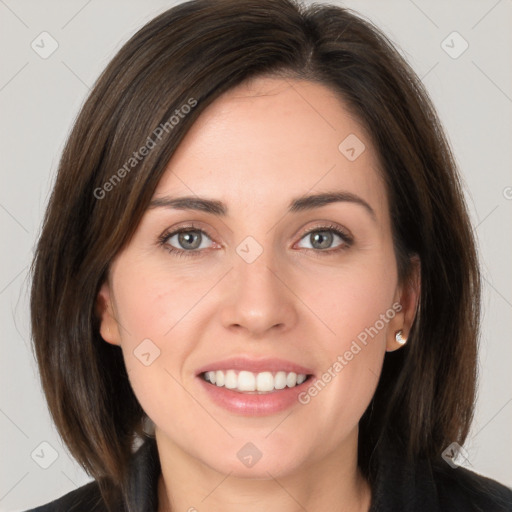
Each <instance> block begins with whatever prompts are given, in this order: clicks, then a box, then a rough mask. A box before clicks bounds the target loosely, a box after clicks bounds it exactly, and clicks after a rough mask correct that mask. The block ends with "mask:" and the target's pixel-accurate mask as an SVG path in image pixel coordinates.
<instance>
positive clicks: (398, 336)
mask: <svg viewBox="0 0 512 512" xmlns="http://www.w3.org/2000/svg"><path fill="white" fill-rule="evenodd" d="M395 339H396V342H397V343H400V345H405V344H406V343H407V338H404V337H403V336H402V330H401V329H400V330H399V331H396V333H395Z"/></svg>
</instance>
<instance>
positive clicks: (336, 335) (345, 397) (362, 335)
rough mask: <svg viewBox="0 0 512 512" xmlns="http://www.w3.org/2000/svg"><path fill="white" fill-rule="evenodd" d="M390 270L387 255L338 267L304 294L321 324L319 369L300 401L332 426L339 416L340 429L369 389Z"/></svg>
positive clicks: (380, 350)
mask: <svg viewBox="0 0 512 512" xmlns="http://www.w3.org/2000/svg"><path fill="white" fill-rule="evenodd" d="M381 254H382V253H381ZM386 262H387V263H386ZM394 269H395V266H394V260H393V259H392V255H390V258H382V259H381V260H375V261H373V262H370V261H366V262H365V264H360V263H357V264H354V265H347V266H346V267H344V268H341V267H340V269H339V270H338V271H337V272H330V273H329V279H328V281H325V282H326V283H327V284H326V285H325V286H322V287H317V288H315V290H316V291H315V293H309V294H308V301H309V303H311V304H314V305H315V313H317V314H318V316H319V317H320V319H321V320H322V322H323V323H324V324H325V329H322V330H323V331H324V334H323V335H322V336H319V338H318V339H317V350H318V352H319V353H321V354H322V362H323V373H322V374H321V375H320V376H319V378H318V380H317V381H316V382H313V383H312V385H311V386H310V388H308V390H307V391H306V394H305V395H304V396H303V400H304V401H303V403H305V404H306V403H310V404H311V405H312V407H313V408H316V409H317V410H316V411H315V414H318V415H319V417H320V418H322V421H323V422H325V423H326V424H330V426H331V427H333V428H338V427H336V425H338V422H340V421H341V422H343V424H344V425H345V427H343V429H344V428H347V429H350V428H351V427H353V426H355V424H356V423H357V422H358V421H359V419H360V417H361V416H362V414H363V413H364V411H365V409H366V407H367V406H368V404H369V402H370V400H371V398H372V396H373V394H374V392H375V389H376V386H377V384H378V380H379V376H380V371H381V367H382V362H383V359H384V355H385V350H386V337H387V334H388V330H389V325H390V321H391V320H392V319H393V318H394V316H395V310H394V309H393V307H392V305H393V299H394V294H395V290H396V272H395V270H394ZM316 277H318V276H316ZM307 406H308V407H309V405H307Z"/></svg>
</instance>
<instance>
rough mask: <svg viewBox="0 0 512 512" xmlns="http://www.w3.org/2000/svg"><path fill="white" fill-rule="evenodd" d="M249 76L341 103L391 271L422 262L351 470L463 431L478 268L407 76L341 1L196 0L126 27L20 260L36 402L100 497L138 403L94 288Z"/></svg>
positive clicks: (120, 475) (122, 453)
mask: <svg viewBox="0 0 512 512" xmlns="http://www.w3.org/2000/svg"><path fill="white" fill-rule="evenodd" d="M264 75H267V76H277V77H281V78H283V79H288V78H290V79H292V78H298V79H303V80H309V81H314V82H317V83H321V84H324V85H326V86H328V87H330V88H331V89H332V90H334V91H336V92H337V93H338V94H339V95H340V97H341V98H343V99H344V101H345V102H346V104H348V105H349V108H350V109H351V112H352V113H353V114H354V115H355V116H356V118H357V119H358V120H359V122H360V123H361V124H362V126H364V127H365V129H366V131H367V133H368V134H369V137H370V139H371V142H372V144H373V146H374V148H375V150H376V152H377V155H378V158H379V161H380V167H381V169H380V170H381V172H382V175H383V177H384V178H385V183H386V187H387V194H388V199H389V204H390V214H391V219H392V231H393V239H394V245H395V252H396V259H397V268H398V273H399V274H398V275H399V279H400V280H401V281H402V282H403V281H404V280H405V279H407V278H408V275H409V271H410V257H411V255H418V256H419V259H420V260H421V296H420V301H419V308H418V313H417V316H416V319H415V321H414V324H413V327H412V331H411V333H410V337H409V341H408V343H407V345H406V346H405V347H404V348H402V349H401V350H398V351H396V352H393V353H387V354H386V356H385V361H384V367H383V371H382V374H381V377H380V381H379V384H378V387H377V390H376V393H375V396H374V398H373V400H372V401H371V404H370V406H369V407H368V409H367V411H366V412H365V414H364V415H363V417H362V419H361V421H360V438H359V459H360V466H361V468H362V470H363V471H364V473H365V474H366V475H367V477H368V478H369V479H371V478H372V474H371V471H370V469H371V464H370V461H371V460H373V458H372V454H373V457H377V456H378V455H377V454H376V450H375V447H376V446H377V444H378V442H379V440H382V439H384V438H387V439H390V440H392V442H394V443H396V446H403V447H404V449H405V448H406V451H407V454H408V456H409V457H412V458H417V457H435V456H438V455H439V453H440V452H441V451H442V450H443V449H444V448H445V447H446V446H447V445H449V444H450V443H451V442H453V441H457V442H458V443H459V444H462V443H463V442H464V440H465V438H466V436H467V434H468V430H469V427H470V423H471V420H472V417H473V408H474V401H475V386H476V365H477V337H478V330H479V329H478V328H479V315H480V312H479V307H480V306H479V305H480V276H479V271H478V265H477V255H476V249H475V241H474V238H473V232H472V229H471V226H470V222H469V216H468V213H467V208H466V205H465V202H464V197H463V193H462V189H461V183H460V178H459V176H458V174H457V170H456V166H455V163H454V159H453V157H452V154H451V151H450V148H449V145H448V143H447V140H446V138H445V135H444V134H443V130H442V127H441V124H440V122H439V120H438V117H437V115H436V113H435V110H434V108H433V106H432V104H431V102H430V100H429V98H428V95H427V93H426V91H425V89H424V87H423V85H422V83H421V81H420V80H419V78H418V77H417V76H416V74H415V73H414V72H413V71H412V69H411V68H410V67H409V65H408V64H407V63H406V62H405V60H404V59H403V58H402V57H401V55H400V54H399V53H398V52H397V50H396V49H395V48H394V47H393V45H392V43H391V42H390V41H389V40H388V39H387V38H386V36H385V35H383V34H382V33H381V32H380V31H379V30H378V29H377V28H376V27H375V26H373V25H372V24H371V23H370V22H368V21H366V20H364V19H362V18H360V17H359V16H356V15H355V14H353V13H352V12H351V11H349V10H348V9H344V8H341V7H337V6H330V5H318V4H314V5H310V6H304V5H302V4H299V3H297V2H294V1H293V0H215V1H213V0H194V1H189V2H185V3H182V4H180V5H177V6H175V7H173V8H172V9H169V10H167V11H166V12H164V13H163V14H161V15H159V16H158V17H156V18H155V19H153V20H152V21H151V22H149V23H148V24H147V25H145V26H144V27H143V28H141V29H140V30H139V31H138V32H137V33H136V34H135V35H134V36H133V37H132V38H131V39H130V40H129V41H128V42H127V43H126V44H125V45H124V46H123V47H122V48H121V49H120V51H119V52H118V53H117V54H116V55H115V57H114V58H113V59H112V61H111V62H110V63H109V65H108V66H107V67H106V69H105V70H104V71H103V73H102V74H101V76H100V77H99V78H98V80H97V82H96V84H95V86H94V88H93V89H92V91H91V93H90V95H89V97H88V98H87V100H86V101H85V103H84V105H83V107H82V109H81V112H80V114H79V116H78V118H77V119H76V122H75V124H74V127H73V130H72V131H71V133H70V136H69V138H68V140H67V143H66V146H65V148H64V151H63V154H62V158H61V161H60V165H59V169H58V175H57V179H56V183H55V186H54V189H53V192H52V195H51V198H50V201H49V205H48V208H47V211H46V214H45V217H44V223H43V226H42V232H41V235H40V239H39V242H38V245H37V250H36V253H35V258H34V261H33V266H32V277H33V282H32V283H33V284H32V289H31V322H32V332H33V342H34V347H35V353H36V356H37V361H38V364H39V369H40V373H41V381H42V386H43V389H44V392H45V394H46V398H47V401H48V405H49V409H50V411H51V414H52V418H53V420H54V422H55V424H56V426H57V429H58V431H59V433H60V434H61V436H62V438H63V440H64V441H65V443H66V445H67V446H68V448H69V450H70V452H71V454H72V455H73V456H74V457H75V458H76V460H77V461H78V462H79V463H80V464H81V466H82V467H83V468H84V469H85V470H86V472H87V473H88V474H90V475H91V476H93V477H94V478H96V479H97V480H98V482H99V483H100V485H101V488H102V492H103V493H104V496H105V497H107V498H108V499H110V498H109V496H110V494H109V493H115V492H118V493H122V490H123V488H124V485H125V483H126V471H127V469H126V468H127V467H128V460H129V458H130V456H131V454H132V448H133V441H134V439H136V438H139V437H140V436H142V435H143V428H142V424H143V419H144V417H145V413H144V411H143V410H142V408H141V406H140V404H139V402H138V401H137V399H136V397H135V395H134V393H133V391H132V389H131V386H130V383H129V380H128V377H127V373H126V369H125V366H124V362H123V358H122V354H121V350H120V348H119V347H117V346H112V345H110V344H108V343H106V342H105V341H103V340H102V338H101V336H100V334H99V319H98V315H97V312H96V310H95V303H96V298H97V294H98V291H99V288H100V286H101V284H102V282H104V280H105V279H106V276H107V274H108V271H109V264H110V262H111V261H112V260H113V258H114V257H115V256H116V254H117V253H118V252H119V251H120V249H121V248H122V247H123V246H124V245H125V244H127V243H128V242H129V240H130V237H131V236H132V235H133V233H134V231H135V229H136V227H137V225H138V223H139V221H140V219H141V217H142V215H143V214H144V212H145V210H146V208H147V206H148V204H149V201H150V199H151V197H152V195H153V193H154V190H155V188H156V186H157V184H158V182H159V180H160V178H161V177H162V175H163V173H164V172H165V169H166V165H167V163H168V162H169V160H170V158H171V157H172V155H173V153H174V152H175V150H176V148H177V147H178V145H179V143H180V141H181V140H182V138H183V137H184V136H185V134H186V133H187V131H188V130H189V129H190V127H191V126H192V125H193V123H194V122H195V120H196V119H197V118H198V116H199V115H200V114H201V112H202V111H203V110H204V109H205V108H206V107H207V106H208V105H209V104H210V103H212V102H213V101H215V99H216V98H218V97H219V96H220V95H221V94H223V93H224V92H226V91H227V90H229V89H231V88H233V87H234V86H236V85H238V84H240V83H241V82H243V81H245V80H248V79H250V78H253V77H257V76H264ZM186 105H188V107H184V106H186ZM158 128H160V131H158V130H157V129H158ZM160 132H161V133H160ZM159 133H160V135H161V137H160V138H159V137H158V136H157V134H159ZM150 142H151V144H153V146H154V147H151V148H150V151H145V152H143V151H142V148H143V147H146V148H149V147H150ZM226 143H227V144H228V143H229V142H226ZM142 153H144V155H142Z"/></svg>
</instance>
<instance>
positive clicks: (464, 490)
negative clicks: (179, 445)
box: [26, 439, 512, 512]
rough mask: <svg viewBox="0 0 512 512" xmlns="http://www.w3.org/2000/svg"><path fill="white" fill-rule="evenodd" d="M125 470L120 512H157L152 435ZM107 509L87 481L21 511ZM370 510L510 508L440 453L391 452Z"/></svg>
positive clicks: (494, 511)
mask: <svg viewBox="0 0 512 512" xmlns="http://www.w3.org/2000/svg"><path fill="white" fill-rule="evenodd" d="M130 472H131V482H132V484H131V489H130V493H129V496H128V503H129V506H127V505H122V504H120V505H119V508H118V510H119V512H157V510H158V506H157V503H158V494H157V484H158V477H159V475H160V472H161V467H160V461H159V458H158V451H157V447H156V442H155V440H154V439H150V440H147V441H146V442H145V443H144V444H143V445H142V446H141V447H140V448H139V450H138V451H137V452H136V453H135V456H134V463H133V465H132V467H131V470H130ZM207 510H208V507H207V506H206V505H205V506H203V507H201V512H203V511H204V512H207ZM106 511H107V509H106V507H105V505H104V503H103V500H102V498H101V494H100V491H99V487H98V485H97V483H96V482H90V483H88V484H86V485H84V486H82V487H80V488H78V489H76V490H74V491H71V492H70V493H68V494H66V495H65V496H63V497H61V498H59V499H57V500H55V501H52V502H51V503H48V504H47V505H43V506H41V507H37V508H35V509H31V510H29V511H26V512H106ZM241 512H243V511H241ZM333 512H334V511H333ZM370 512H512V489H509V488H508V487H505V486H504V485H501V484H499V483H498V482H496V481H494V480H491V479H489V478H485V477H483V476H481V475H478V474H476V473H474V472H472V471H469V470H467V469H465V468H463V467H457V468H452V467H451V466H450V465H449V464H447V463H446V462H445V461H444V460H443V459H442V458H441V457H440V458H439V459H438V460H436V461H434V462H430V461H422V462H419V463H417V464H415V465H414V467H410V466H408V465H406V464H404V463H403V461H402V460H401V459H400V458H398V457H396V456H394V455H393V454H392V453H391V452H390V453H389V454H388V455H387V456H386V457H384V458H383V460H382V462H381V464H380V467H379V471H378V472H377V477H376V479H375V482H374V484H373V485H372V505H371V508H370Z"/></svg>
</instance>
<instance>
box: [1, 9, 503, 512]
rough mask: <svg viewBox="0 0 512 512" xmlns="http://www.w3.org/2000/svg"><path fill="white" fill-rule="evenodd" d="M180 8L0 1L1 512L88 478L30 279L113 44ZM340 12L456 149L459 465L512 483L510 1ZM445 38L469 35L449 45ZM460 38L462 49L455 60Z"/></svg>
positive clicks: (451, 40)
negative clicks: (393, 56)
mask: <svg viewBox="0 0 512 512" xmlns="http://www.w3.org/2000/svg"><path fill="white" fill-rule="evenodd" d="M174 3H175V2H171V1H164V0H158V1H157V0H151V1H144V2H143V1H142V0H139V1H126V0H125V1H122V2H121V1H109V2H106V1H103V2H101V1H99V0H89V1H86V0H76V1H75V0H67V1H60V2H58V1H41V0H33V1H14V0H0V45H1V48H2V49H3V51H2V56H1V60H0V62H1V68H0V112H1V118H0V126H1V136H0V145H1V146H0V147H1V155H2V158H1V166H0V172H1V184H2V186H1V189H0V230H1V239H2V253H1V264H0V325H1V344H2V357H1V358H0V372H1V373H0V375H1V388H0V389H1V396H0V432H1V434H2V435H1V438H0V450H1V453H0V460H2V467H1V471H0V510H1V511H18V510H23V509H25V508H29V507H32V506H36V505H38V504H42V503H45V502H47V501H50V500H52V499H54V498H56V497H57V496H60V495H62V494H64V493H66V492H69V491H71V490H73V489H75V488H76V487H78V486H80V485H83V484H84V483H85V482H86V481H88V480H90V478H89V477H88V476H87V475H86V474H85V473H84V472H83V471H82V470H81V469H80V468H79V467H78V465H77V463H76V462H74V460H73V459H71V458H70V456H69V454H68V452H67V450H66V448H65V446H64V445H63V443H62V441H61V440H60V438H59V436H58V434H57V432H56V430H55V427H54V426H53V424H52V422H51V420H50V418H49V414H48V410H47V407H46V403H45V400H44V397H43V395H42V392H41V387H40V383H39V377H38V373H37V369H36V365H35V361H34V358H33V356H32V352H31V349H30V341H29V339H30V338H29V315H28V302H27V297H28V285H29V283H28V280H27V270H28V265H29V264H30V261H31V258H32V254H33V247H34V243H35V240H36V237H37V234H38V232H39V228H40V223H41V219H42V215H43V211H44V207H45V205H46V202H47V200H48V194H49V191H50V188H51V184H52V181H53V179H54V176H55V172H56V168H57V164H58V160H59V156H60V153H61V151H62V148H63V144H64V140H65V138H66V135H67V134H68V132H69V130H70V127H71V125H72V122H73V120H74V118H75V116H76V114H77V111H78V108H79V106H80V105H81V103H82V101H83V100H84V99H85V97H86V95H87V94H88V92H89V89H90V87H91V85H92V84H93V82H94V80H95V79H96V77H97V76H98V75H99V73H100V71H101V70H102V69H103V68H104V66H105V65H106V64H107V62H108V61H109V60H110V58H111V57H112V56H113V55H114V53H115V52H116V51H117V50H118V49H119V48H120V46H121V45H122V44H123V43H124V42H125V41H126V40H127V39H128V38H129V37H130V36H131V35H132V34H133V33H134V32H135V31H136V30H137V29H138V28H139V27H141V26H142V25H143V24H144V23H146V22H147V21H149V20H150V19H151V18H153V17H154V16H155V15H157V14H158V13H160V12H162V11H163V10H165V9H167V8H169V7H171V6H172V5H174ZM332 3H334V2H332ZM339 3H340V4H342V5H346V6H349V7H352V8H353V9H355V10H357V11H358V12H360V13H362V14H364V15H365V16H367V17H369V18H370V19H371V20H373V21H374V22H375V23H376V24H377V25H378V26H379V27H381V28H382V29H383V30H384V31H385V32H386V33H387V34H388V36H389V37H390V38H391V39H392V40H393V41H394V42H395V43H396V44H397V45H398V46H399V47H400V49H401V52H402V53H403V54H404V56H405V57H406V58H407V59H408V60H409V62H410V63H411V64H412V66H413V67H414V69H415V70H416V72H417V73H418V75H419V76H420V77H421V78H422V80H423V82H424V83H425V85H426V87H427V89H428V90H429V92H430V94H431V96H432V98H433V100H434V103H435V105H436V107H437V109H438V111H439V113H440V116H441V119H442V121H443V123H444V125H445V127H446V130H447V133H448V136H449V139H450V141H451V144H452V147H453V149H454V153H455V156H456V159H457V162H458V164H459V166H460V169H461V172H462V175H463V178H464V182H465V187H466V195H467V200H468V203H469V208H470V210H471V215H472V221H473V225H474V227H475V231H476V234H477V236H478V240H479V248H480V253H481V258H482V263H483V269H482V270H483V276H484V285H485V289H484V300H483V310H484V318H483V326H482V340H481V351H480V384H479V398H478V403H477V409H476V415H475V421H474V424H473V428H472V431H471V435H470V436H469V439H468V442H467V443H466V445H465V446H464V448H465V449H466V451H467V454H468V457H467V461H466V462H465V463H464V465H465V466H466V467H469V468H470V469H472V470H474V471H477V472H479V473H482V474H484V475H487V476H490V477H492V478H494V479H497V480H499V481H500V482H502V483H504V484H506V485H509V486H512V466H511V463H510V462H511V460H512V457H511V455H512V439H511V435H510V433H511V428H510V427H511V424H512V403H511V402H512V371H511V362H512V343H511V341H510V332H511V329H512V315H511V312H512V311H511V308H512V287H511V283H512V267H511V264H510V262H511V261H512V257H511V256H512V254H511V253H512V238H511V236H510V232H511V224H512V222H511V221H512V173H511V171H510V170H511V168H512V167H511V163H512V150H511V147H512V137H511V135H512V123H511V122H512V58H511V57H512V55H511V53H512V51H511V48H512V44H511V42H512V30H511V29H512V1H511V0H499V1H496V0H481V1H474V0H473V1H468V0H465V1H462V0H460V1H449V2H446V1H441V0H439V1H426V0H414V1H413V0H395V1H377V0H374V1H369V0H367V1H362V0H359V1H349V2H343V3H341V2H339ZM43 31H47V32H48V33H49V34H51V36H52V37H53V38H54V39H55V40H56V41H57V42H58V45H59V46H58V49H57V50H56V51H55V52H54V53H53V54H52V55H51V56H49V57H48V58H47V59H43V58H41V57H40V56H39V55H38V54H37V53H36V52H35V51H34V50H33V49H32V47H31V43H32V41H34V40H35V41H36V43H37V42H38V41H39V44H40V46H42V43H40V39H41V38H40V37H39V35H40V34H41V32H43ZM453 31H457V32H458V33H459V34H460V36H462V38H463V39H461V38H459V36H453V35H452V36H450V37H448V39H447V36H449V35H450V34H452V32H453ZM464 40H465V41H467V43H468V44H469V47H468V48H467V50H466V51H465V52H464V53H462V54H461V55H458V56H457V58H453V56H455V55H456V54H458V53H460V51H461V50H462V49H463V47H464ZM443 41H445V42H444V43H443ZM44 46H45V48H46V49H48V48H50V40H49V39H46V40H45V44H44ZM447 51H448V52H451V54H452V56H450V55H449V54H448V53H447ZM43 442H45V443H48V444H49V446H48V444H45V445H42V446H41V443H43ZM55 457H56V459H55V461H53V458H55ZM52 462H53V463H52ZM50 463H51V465H50ZM42 466H49V467H48V468H47V469H44V468H43V467H42ZM454 471H456V469H454Z"/></svg>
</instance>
